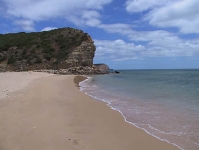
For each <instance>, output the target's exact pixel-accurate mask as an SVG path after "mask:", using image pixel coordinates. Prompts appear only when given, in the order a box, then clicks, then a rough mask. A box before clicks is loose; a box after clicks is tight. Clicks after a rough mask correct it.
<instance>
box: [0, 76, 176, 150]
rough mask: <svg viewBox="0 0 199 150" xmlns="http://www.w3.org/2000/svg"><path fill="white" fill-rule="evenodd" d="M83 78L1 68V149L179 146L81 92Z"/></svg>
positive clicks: (164, 149) (169, 149) (153, 149)
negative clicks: (152, 134)
mask: <svg viewBox="0 0 199 150" xmlns="http://www.w3.org/2000/svg"><path fill="white" fill-rule="evenodd" d="M11 78H12V82H8V81H11ZM84 79H85V77H83V76H74V75H51V74H47V73H35V72H24V73H12V72H10V73H1V74H0V85H1V86H0V95H1V97H0V150H23V149H24V150H84V149H85V150H102V149H103V150H121V149H122V150H178V148H177V147H175V146H174V145H171V144H169V143H167V142H165V141H160V140H158V139H157V138H155V137H153V136H151V135H149V134H147V133H146V132H145V131H143V130H141V129H139V128H137V127H135V126H133V125H131V124H129V123H127V122H125V121H124V118H123V117H122V115H121V114H120V113H119V112H117V111H114V110H112V109H110V107H108V106H107V105H106V103H104V102H101V101H97V100H94V99H92V98H91V97H89V96H88V95H86V94H84V93H83V92H81V91H80V90H79V87H78V83H79V82H80V81H82V80H84Z"/></svg>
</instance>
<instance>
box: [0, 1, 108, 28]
mask: <svg viewBox="0 0 199 150" xmlns="http://www.w3.org/2000/svg"><path fill="white" fill-rule="evenodd" d="M3 2H4V4H5V8H6V9H5V12H6V14H5V15H10V16H13V17H17V18H22V19H25V20H32V21H34V22H35V21H44V20H50V19H56V18H62V19H63V18H65V19H67V20H69V21H72V22H73V23H76V24H79V23H83V25H84V24H86V25H88V26H96V25H98V24H99V23H100V20H99V18H100V14H99V12H97V11H100V10H101V9H102V8H103V6H104V5H107V4H109V3H111V2H112V0H100V1H99V0H72V1H71V0H59V1H56V0H3ZM78 20H80V21H78ZM79 25H82V24H79Z"/></svg>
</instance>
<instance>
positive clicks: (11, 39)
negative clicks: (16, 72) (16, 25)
mask: <svg viewBox="0 0 199 150" xmlns="http://www.w3.org/2000/svg"><path fill="white" fill-rule="evenodd" d="M84 40H87V34H84V33H83V31H80V30H76V29H72V28H61V29H56V30H51V31H44V32H32V33H25V32H20V33H10V34H4V35H3V34H0V62H2V61H4V60H5V59H7V57H8V56H9V57H8V64H14V63H15V62H16V61H22V60H27V63H28V64H34V63H42V62H43V61H44V60H47V61H50V60H51V59H52V58H55V59H56V60H57V62H59V61H61V60H64V59H67V57H68V55H69V54H70V53H71V52H72V50H73V49H74V48H75V47H77V46H79V45H80V44H81V43H82V41H84ZM13 49H15V50H13ZM16 51H17V52H16ZM3 54H4V55H3ZM5 54H7V56H5ZM57 62H56V63H57Z"/></svg>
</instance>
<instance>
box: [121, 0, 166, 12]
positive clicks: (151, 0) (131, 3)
mask: <svg viewBox="0 0 199 150" xmlns="http://www.w3.org/2000/svg"><path fill="white" fill-rule="evenodd" d="M167 1H168V0H127V2H126V3H125V6H126V10H127V11H128V12H130V13H133V12H142V11H146V10H149V9H152V8H154V7H157V6H162V5H164V4H165V3H166V2H167Z"/></svg>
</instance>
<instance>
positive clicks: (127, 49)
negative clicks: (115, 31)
mask: <svg viewBox="0 0 199 150" xmlns="http://www.w3.org/2000/svg"><path fill="white" fill-rule="evenodd" d="M94 41H95V45H96V47H97V51H96V57H97V59H98V58H108V59H110V58H112V60H113V61H122V60H129V59H135V58H136V59H137V55H139V53H141V52H143V51H144V50H145V47H144V46H143V45H135V44H134V43H126V42H125V41H123V40H121V39H118V40H115V41H108V40H94Z"/></svg>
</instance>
